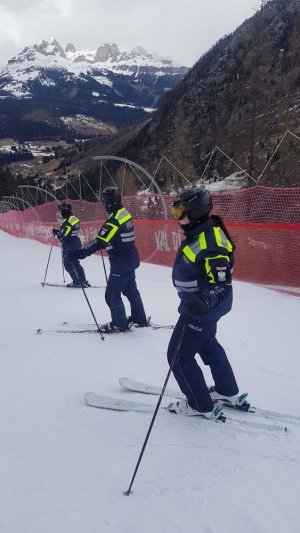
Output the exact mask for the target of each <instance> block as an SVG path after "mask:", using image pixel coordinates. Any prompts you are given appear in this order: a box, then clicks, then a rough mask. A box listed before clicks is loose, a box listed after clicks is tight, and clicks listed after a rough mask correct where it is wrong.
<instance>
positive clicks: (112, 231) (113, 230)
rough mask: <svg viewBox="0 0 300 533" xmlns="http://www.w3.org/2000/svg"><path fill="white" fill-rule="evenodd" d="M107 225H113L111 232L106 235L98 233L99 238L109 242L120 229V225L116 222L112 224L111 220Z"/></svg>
mask: <svg viewBox="0 0 300 533" xmlns="http://www.w3.org/2000/svg"><path fill="white" fill-rule="evenodd" d="M106 225H107V226H111V228H112V229H111V230H110V232H109V234H108V235H107V236H106V237H100V235H97V239H100V240H101V241H104V242H109V241H110V240H111V239H112V237H113V236H114V234H115V233H116V231H118V229H119V226H116V225H115V224H112V223H111V222H106Z"/></svg>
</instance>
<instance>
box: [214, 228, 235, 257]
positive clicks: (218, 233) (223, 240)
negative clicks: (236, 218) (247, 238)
mask: <svg viewBox="0 0 300 533" xmlns="http://www.w3.org/2000/svg"><path fill="white" fill-rule="evenodd" d="M213 230H214V234H215V239H216V243H217V245H218V246H220V248H226V250H227V251H228V252H232V244H231V242H229V240H228V239H227V237H226V235H225V233H224V231H223V230H222V229H221V228H220V226H214V227H213Z"/></svg>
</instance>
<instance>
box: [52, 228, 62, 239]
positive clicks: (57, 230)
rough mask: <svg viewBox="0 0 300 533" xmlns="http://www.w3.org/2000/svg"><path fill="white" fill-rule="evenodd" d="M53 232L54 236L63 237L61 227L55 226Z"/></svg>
mask: <svg viewBox="0 0 300 533" xmlns="http://www.w3.org/2000/svg"><path fill="white" fill-rule="evenodd" d="M52 233H53V235H54V237H57V238H58V239H61V237H62V235H61V233H60V231H59V229H56V228H53V230H52Z"/></svg>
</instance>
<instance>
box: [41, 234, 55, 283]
mask: <svg viewBox="0 0 300 533" xmlns="http://www.w3.org/2000/svg"><path fill="white" fill-rule="evenodd" d="M52 248H53V243H51V248H50V252H49V257H48V262H47V266H46V272H45V277H44V281H42V283H41V285H42V287H45V281H46V276H47V272H48V266H49V261H50V257H51V253H52Z"/></svg>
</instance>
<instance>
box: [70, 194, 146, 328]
mask: <svg viewBox="0 0 300 533" xmlns="http://www.w3.org/2000/svg"><path fill="white" fill-rule="evenodd" d="M101 200H102V202H103V204H104V206H105V209H106V211H107V213H108V214H109V216H108V219H107V220H106V222H105V223H104V224H103V226H102V227H101V228H100V230H99V233H98V235H97V237H96V239H94V240H93V241H92V242H90V243H89V244H88V245H87V246H86V247H85V248H82V249H81V250H79V251H76V252H71V256H73V257H74V256H75V257H77V258H80V259H84V258H85V257H88V256H89V255H91V254H94V253H95V252H96V251H97V250H101V249H104V248H106V249H107V252H108V257H109V261H110V275H109V277H108V281H107V287H106V291H105V300H106V303H107V305H108V307H109V308H110V312H111V322H108V323H107V324H104V325H103V326H102V329H103V331H104V332H106V333H114V332H118V331H126V330H128V327H129V325H130V324H132V323H134V324H137V325H139V326H141V327H144V326H148V322H147V318H146V314H145V310H144V306H143V302H142V299H141V295H140V293H139V291H138V288H137V285H136V281H135V270H136V269H137V268H138V267H139V265H140V260H139V254H138V250H137V248H136V246H135V235H134V227H133V221H132V216H131V214H130V213H129V212H128V211H127V209H125V207H124V206H123V204H122V197H121V193H120V192H119V190H118V189H117V188H116V187H106V188H105V189H104V190H103V192H102V195H101ZM121 294H124V296H126V297H127V298H128V300H129V303H130V308H131V316H130V317H128V318H126V313H125V307H124V304H123V301H122V297H121Z"/></svg>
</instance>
